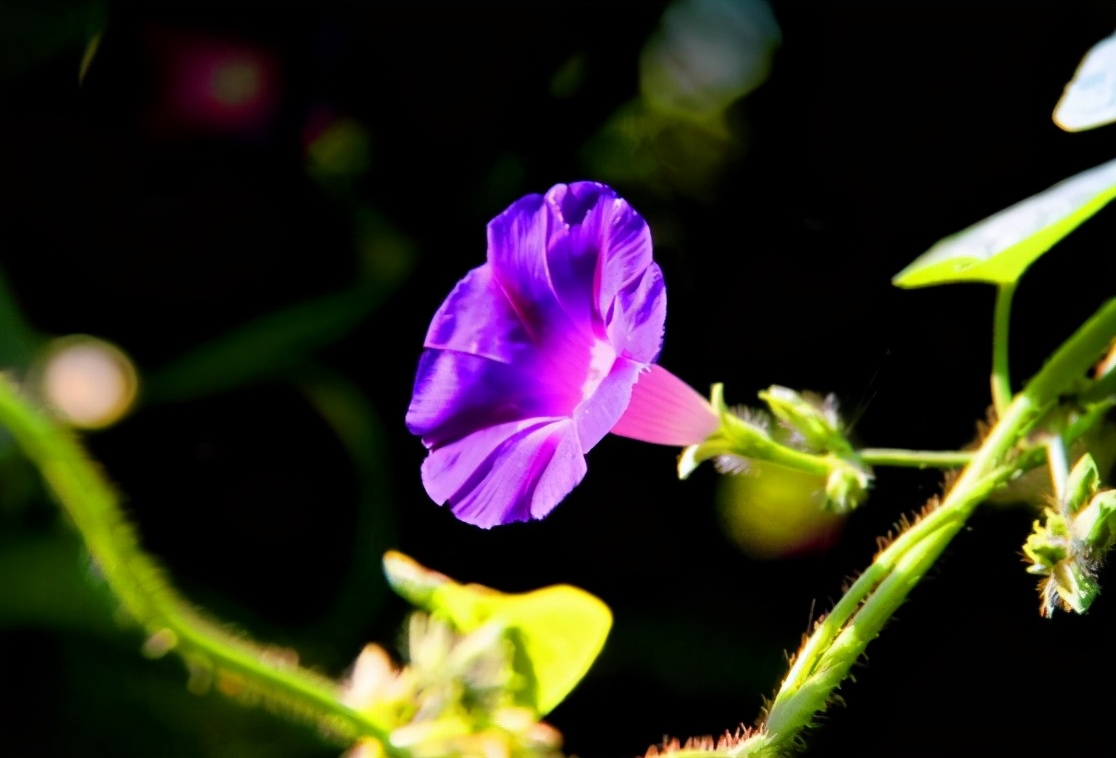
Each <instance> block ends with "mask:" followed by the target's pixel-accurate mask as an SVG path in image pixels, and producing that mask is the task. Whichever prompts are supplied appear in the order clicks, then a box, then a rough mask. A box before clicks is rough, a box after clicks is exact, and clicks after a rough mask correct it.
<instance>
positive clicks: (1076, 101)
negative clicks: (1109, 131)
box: [1054, 34, 1116, 132]
mask: <svg viewBox="0 0 1116 758" xmlns="http://www.w3.org/2000/svg"><path fill="white" fill-rule="evenodd" d="M1113 121H1116V34H1113V35H1111V36H1109V37H1105V38H1104V39H1102V40H1101V41H1100V42H1098V43H1097V44H1095V45H1093V48H1092V49H1091V50H1090V51H1089V52H1087V53H1086V54H1085V58H1084V59H1082V61H1081V65H1080V66H1078V67H1077V72H1076V73H1075V74H1074V75H1073V80H1072V81H1070V83H1069V84H1067V85H1066V91H1065V92H1064V93H1063V94H1062V99H1061V100H1059V101H1058V105H1057V107H1056V108H1054V123H1055V124H1057V125H1058V126H1060V127H1062V128H1063V129H1065V130H1066V131H1067V132H1080V131H1084V130H1086V129H1094V128H1096V127H1098V126H1104V125H1105V124H1111V123H1112V122H1113Z"/></svg>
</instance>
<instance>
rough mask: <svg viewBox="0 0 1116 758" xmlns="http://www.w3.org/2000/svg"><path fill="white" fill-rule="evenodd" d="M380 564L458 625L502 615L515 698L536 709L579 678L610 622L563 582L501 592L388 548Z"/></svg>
mask: <svg viewBox="0 0 1116 758" xmlns="http://www.w3.org/2000/svg"><path fill="white" fill-rule="evenodd" d="M384 572H385V573H386V574H387V578H388V583H389V584H391V586H392V588H393V589H394V590H395V591H396V592H397V593H398V594H399V595H400V596H401V597H403V598H404V599H405V600H408V601H409V602H411V603H412V604H413V605H416V606H418V607H420V608H423V609H425V610H427V611H429V612H430V613H432V614H434V615H435V616H440V617H442V618H445V619H448V620H449V621H450V623H452V624H453V625H454V626H455V627H456V628H457V629H458V630H459V631H461V632H464V633H469V632H471V631H473V630H475V629H477V628H479V627H481V626H483V625H484V624H486V623H488V622H490V621H498V622H499V623H501V624H502V625H503V626H504V627H505V628H506V629H507V630H508V633H509V636H510V638H511V640H512V642H513V643H514V644H515V647H516V656H515V668H516V671H517V673H519V674H521V675H523V676H524V678H525V681H526V683H527V686H526V687H525V689H524V692H523V696H522V700H521V703H520V704H521V705H525V706H528V707H530V708H533V709H534V710H535V711H536V712H537V713H538V714H539V715H540V716H542V715H545V714H547V713H548V712H549V711H551V710H552V709H553V708H554V706H556V705H558V703H560V702H562V700H563V699H564V698H565V697H566V695H568V694H569V692H570V690H572V689H573V688H574V686H575V685H576V684H577V683H578V682H579V681H581V678H582V677H583V676H585V673H586V672H587V671H588V670H589V667H590V665H592V663H593V661H594V660H595V659H596V657H597V655H598V654H599V653H600V652H601V648H602V647H604V643H605V638H606V637H608V632H609V629H610V628H611V627H612V613H611V612H610V611H609V609H608V606H606V605H605V604H604V603H602V602H601V601H600V600H599V599H597V598H596V597H594V596H593V595H590V594H589V593H588V592H585V591H584V590H580V589H578V588H576V587H571V586H569V585H568V584H559V585H554V586H552V587H544V588H543V589H540V590H535V591H533V592H525V593H522V594H505V593H503V592H497V591H496V590H493V589H489V588H488V587H483V586H481V585H479V584H459V583H457V582H455V581H453V580H452V579H450V578H449V577H447V576H444V575H442V574H439V573H437V572H436V571H431V570H430V569H427V568H425V567H424V566H421V565H420V564H418V563H417V562H415V561H414V560H413V559H412V558H409V557H408V556H406V555H403V554H402V553H398V552H395V551H390V552H388V553H387V554H386V555H385V556H384Z"/></svg>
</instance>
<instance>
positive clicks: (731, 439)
mask: <svg viewBox="0 0 1116 758" xmlns="http://www.w3.org/2000/svg"><path fill="white" fill-rule="evenodd" d="M709 403H710V405H712V406H713V410H714V411H715V412H716V413H717V416H718V417H719V418H720V419H721V425H720V427H718V428H717V431H716V432H714V433H713V434H711V435H709V437H707V438H706V439H705V440H704V441H703V442H701V443H699V444H697V445H690V446H689V447H687V448H685V449H683V450H682V454H681V455H679V456H678V478H679V479H685V478H686V477H688V476H689V475H690V474H692V473H693V472H694V469H696V468H697V467H698V466H700V465H701V464H702V463H704V462H705V461H708V460H712V459H713V458H717V457H719V456H722V455H730V454H733V455H747V453H746V452H744V451H752V452H754V451H755V450H757V449H758V448H759V447H761V446H763V445H767V444H770V443H771V440H770V437H768V434H767V432H766V431H765V430H763V429H761V428H760V427H758V426H756V425H754V424H750V423H748V422H747V421H745V420H744V419H742V418H739V417H738V416H736V415H735V414H734V413H733V412H732V411H731V410H729V408H728V406H727V405H725V385H723V384H720V383H718V384H714V385H713V388H712V391H711V392H710V394H709Z"/></svg>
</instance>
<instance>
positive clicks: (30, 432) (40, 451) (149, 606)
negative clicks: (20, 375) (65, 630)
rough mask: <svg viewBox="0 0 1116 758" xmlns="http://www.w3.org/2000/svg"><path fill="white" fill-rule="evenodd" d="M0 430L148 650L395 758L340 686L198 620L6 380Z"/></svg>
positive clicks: (65, 440) (48, 425)
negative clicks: (33, 471) (34, 469)
mask: <svg viewBox="0 0 1116 758" xmlns="http://www.w3.org/2000/svg"><path fill="white" fill-rule="evenodd" d="M0 426H3V427H5V428H7V429H8V431H9V432H10V433H11V435H12V437H13V438H14V439H15V440H16V442H17V443H18V444H19V445H20V447H21V448H22V449H23V451H24V453H26V455H27V456H28V458H30V459H31V461H32V462H33V463H35V464H36V465H37V466H38V468H39V471H40V472H41V473H42V476H43V478H44V479H45V480H46V482H47V483H48V485H49V486H50V488H51V489H52V490H53V491H54V493H55V494H56V495H57V497H58V499H59V501H60V502H61V504H62V506H63V507H64V508H65V510H66V513H67V514H69V516H70V518H71V519H72V520H73V523H74V526H76V527H77V530H78V532H79V533H80V534H81V536H82V539H83V540H84V542H85V545H86V548H87V549H88V550H89V553H90V555H91V556H92V558H93V560H94V561H95V562H96V566H97V569H98V570H99V572H100V574H101V576H102V577H103V578H104V580H105V583H106V584H107V585H108V587H109V588H110V589H111V590H112V592H113V593H114V594H115V595H116V597H117V599H118V600H119V601H120V604H121V606H122V607H123V609H124V610H125V611H126V612H127V614H128V615H129V616H131V617H132V618H133V619H134V620H135V621H136V622H137V623H138V624H139V625H140V626H142V627H143V628H144V630H145V631H146V633H147V634H149V635H151V637H150V639H149V644H148V646H147V650H148V651H150V652H151V653H153V654H156V655H158V654H161V653H163V652H166V651H167V650H168V649H173V650H174V651H175V652H177V653H178V654H179V655H181V656H182V657H183V658H184V659H185V660H186V661H187V662H188V663H191V664H200V665H201V666H203V667H207V668H212V669H213V670H215V672H216V673H217V674H218V676H221V677H228V676H232V677H234V678H235V679H238V680H239V683H240V684H241V685H242V686H247V687H249V688H252V689H254V690H255V691H256V692H258V693H259V694H261V695H263V696H265V697H266V698H270V699H271V700H272V701H273V702H274V703H275V704H277V705H280V706H283V707H285V708H286V709H288V710H290V711H291V712H292V713H294V714H296V715H301V716H304V717H307V718H309V719H310V720H312V721H314V722H316V723H318V724H319V725H321V726H322V727H323V728H324V729H325V730H327V731H328V732H330V733H333V734H336V735H339V736H343V737H344V738H346V739H356V738H359V737H372V738H374V739H376V740H378V741H379V742H380V743H381V744H382V745H383V746H384V748H385V749H386V750H388V751H389V754H391V755H398V754H399V753H396V752H393V751H392V747H391V743H390V742H389V741H388V735H387V733H386V732H385V731H384V730H382V729H380V728H379V727H378V726H377V725H376V724H374V723H372V722H371V721H370V720H369V719H368V718H367V717H365V716H364V715H363V714H362V713H360V712H359V711H356V710H353V709H352V708H349V707H348V706H346V705H345V704H344V703H342V702H341V694H342V693H341V689H340V687H339V686H338V684H337V683H336V682H334V681H332V680H330V679H327V678H325V677H322V676H320V675H318V674H315V673H313V672H312V671H309V670H307V669H305V668H302V667H300V666H298V665H296V664H293V663H284V662H282V661H280V660H277V656H275V655H273V654H272V655H269V654H268V652H267V650H266V649H265V648H262V647H259V646H257V645H254V644H252V643H250V642H248V641H246V640H244V639H242V638H241V637H238V636H234V635H232V634H230V633H229V632H228V631H226V630H224V629H222V628H220V627H219V626H217V625H216V624H215V623H213V622H211V621H209V620H207V619H205V618H203V617H201V616H200V615H199V614H198V613H197V612H196V611H194V610H193V609H192V608H191V606H190V604H189V603H187V602H186V601H185V600H183V599H182V598H181V597H180V596H179V594H178V592H177V591H176V590H175V589H174V588H173V587H172V586H171V585H170V583H169V582H168V581H167V579H166V578H165V577H164V576H163V572H162V571H161V569H160V568H159V566H158V565H157V564H156V563H155V561H154V560H153V559H151V557H149V556H148V555H147V554H146V553H144V552H143V551H142V550H141V549H140V547H139V541H138V539H137V537H136V534H135V532H134V531H133V529H132V527H131V525H130V524H129V523H128V522H127V521H126V520H125V518H124V515H123V513H122V512H121V509H120V505H119V503H118V501H117V497H116V493H115V492H113V490H112V488H111V487H109V485H108V484H107V483H106V482H105V480H104V478H103V477H102V476H101V474H100V473H99V472H98V470H97V469H96V467H95V466H94V464H93V463H92V462H91V461H90V460H89V459H88V458H87V457H86V455H85V453H84V451H83V450H82V449H81V447H80V445H79V444H78V442H77V440H76V439H75V438H74V437H73V435H72V434H70V433H69V432H68V431H66V430H64V429H62V428H60V427H59V426H58V425H57V424H55V423H54V422H53V421H51V420H50V419H48V418H47V417H46V416H45V415H44V414H42V413H40V412H39V411H38V410H36V409H35V408H34V407H33V406H32V405H31V403H29V402H28V401H27V400H26V399H24V398H23V397H21V396H20V394H19V393H18V391H17V390H16V388H15V387H14V386H13V385H12V383H11V382H10V381H9V380H8V378H7V377H6V376H4V375H3V374H0Z"/></svg>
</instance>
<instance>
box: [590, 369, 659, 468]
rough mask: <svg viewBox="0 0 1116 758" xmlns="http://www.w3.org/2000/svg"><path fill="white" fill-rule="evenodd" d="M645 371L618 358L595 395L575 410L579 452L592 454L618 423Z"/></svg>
mask: <svg viewBox="0 0 1116 758" xmlns="http://www.w3.org/2000/svg"><path fill="white" fill-rule="evenodd" d="M646 370H647V367H646V366H645V365H644V364H642V363H638V362H636V361H632V360H630V359H628V358H623V357H618V358H617V359H616V361H615V362H614V363H613V364H612V370H611V371H610V372H609V373H608V376H606V377H605V378H604V379H603V380H602V381H601V383H600V384H599V385H598V386H597V389H596V391H595V392H594V393H593V394H592V395H590V396H589V397H587V398H585V400H584V401H582V403H581V405H579V406H578V407H577V410H576V411H574V415H573V418H574V423H576V424H577V438H578V441H579V442H580V443H581V449H582V450H583V451H585V452H589V451H590V450H592V449H593V447H594V446H595V445H596V444H597V443H598V442H600V441H601V440H602V439H603V438H604V436H605V435H606V434H608V433H609V432H610V431H612V428H613V427H614V426H616V424H617V422H619V421H620V418H621V417H622V416H623V415H624V410H625V409H626V408H627V407H628V403H629V402H630V401H631V398H632V385H633V384H635V383H636V378H637V377H638V376H639V375H640V373H641V372H643V371H646Z"/></svg>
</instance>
